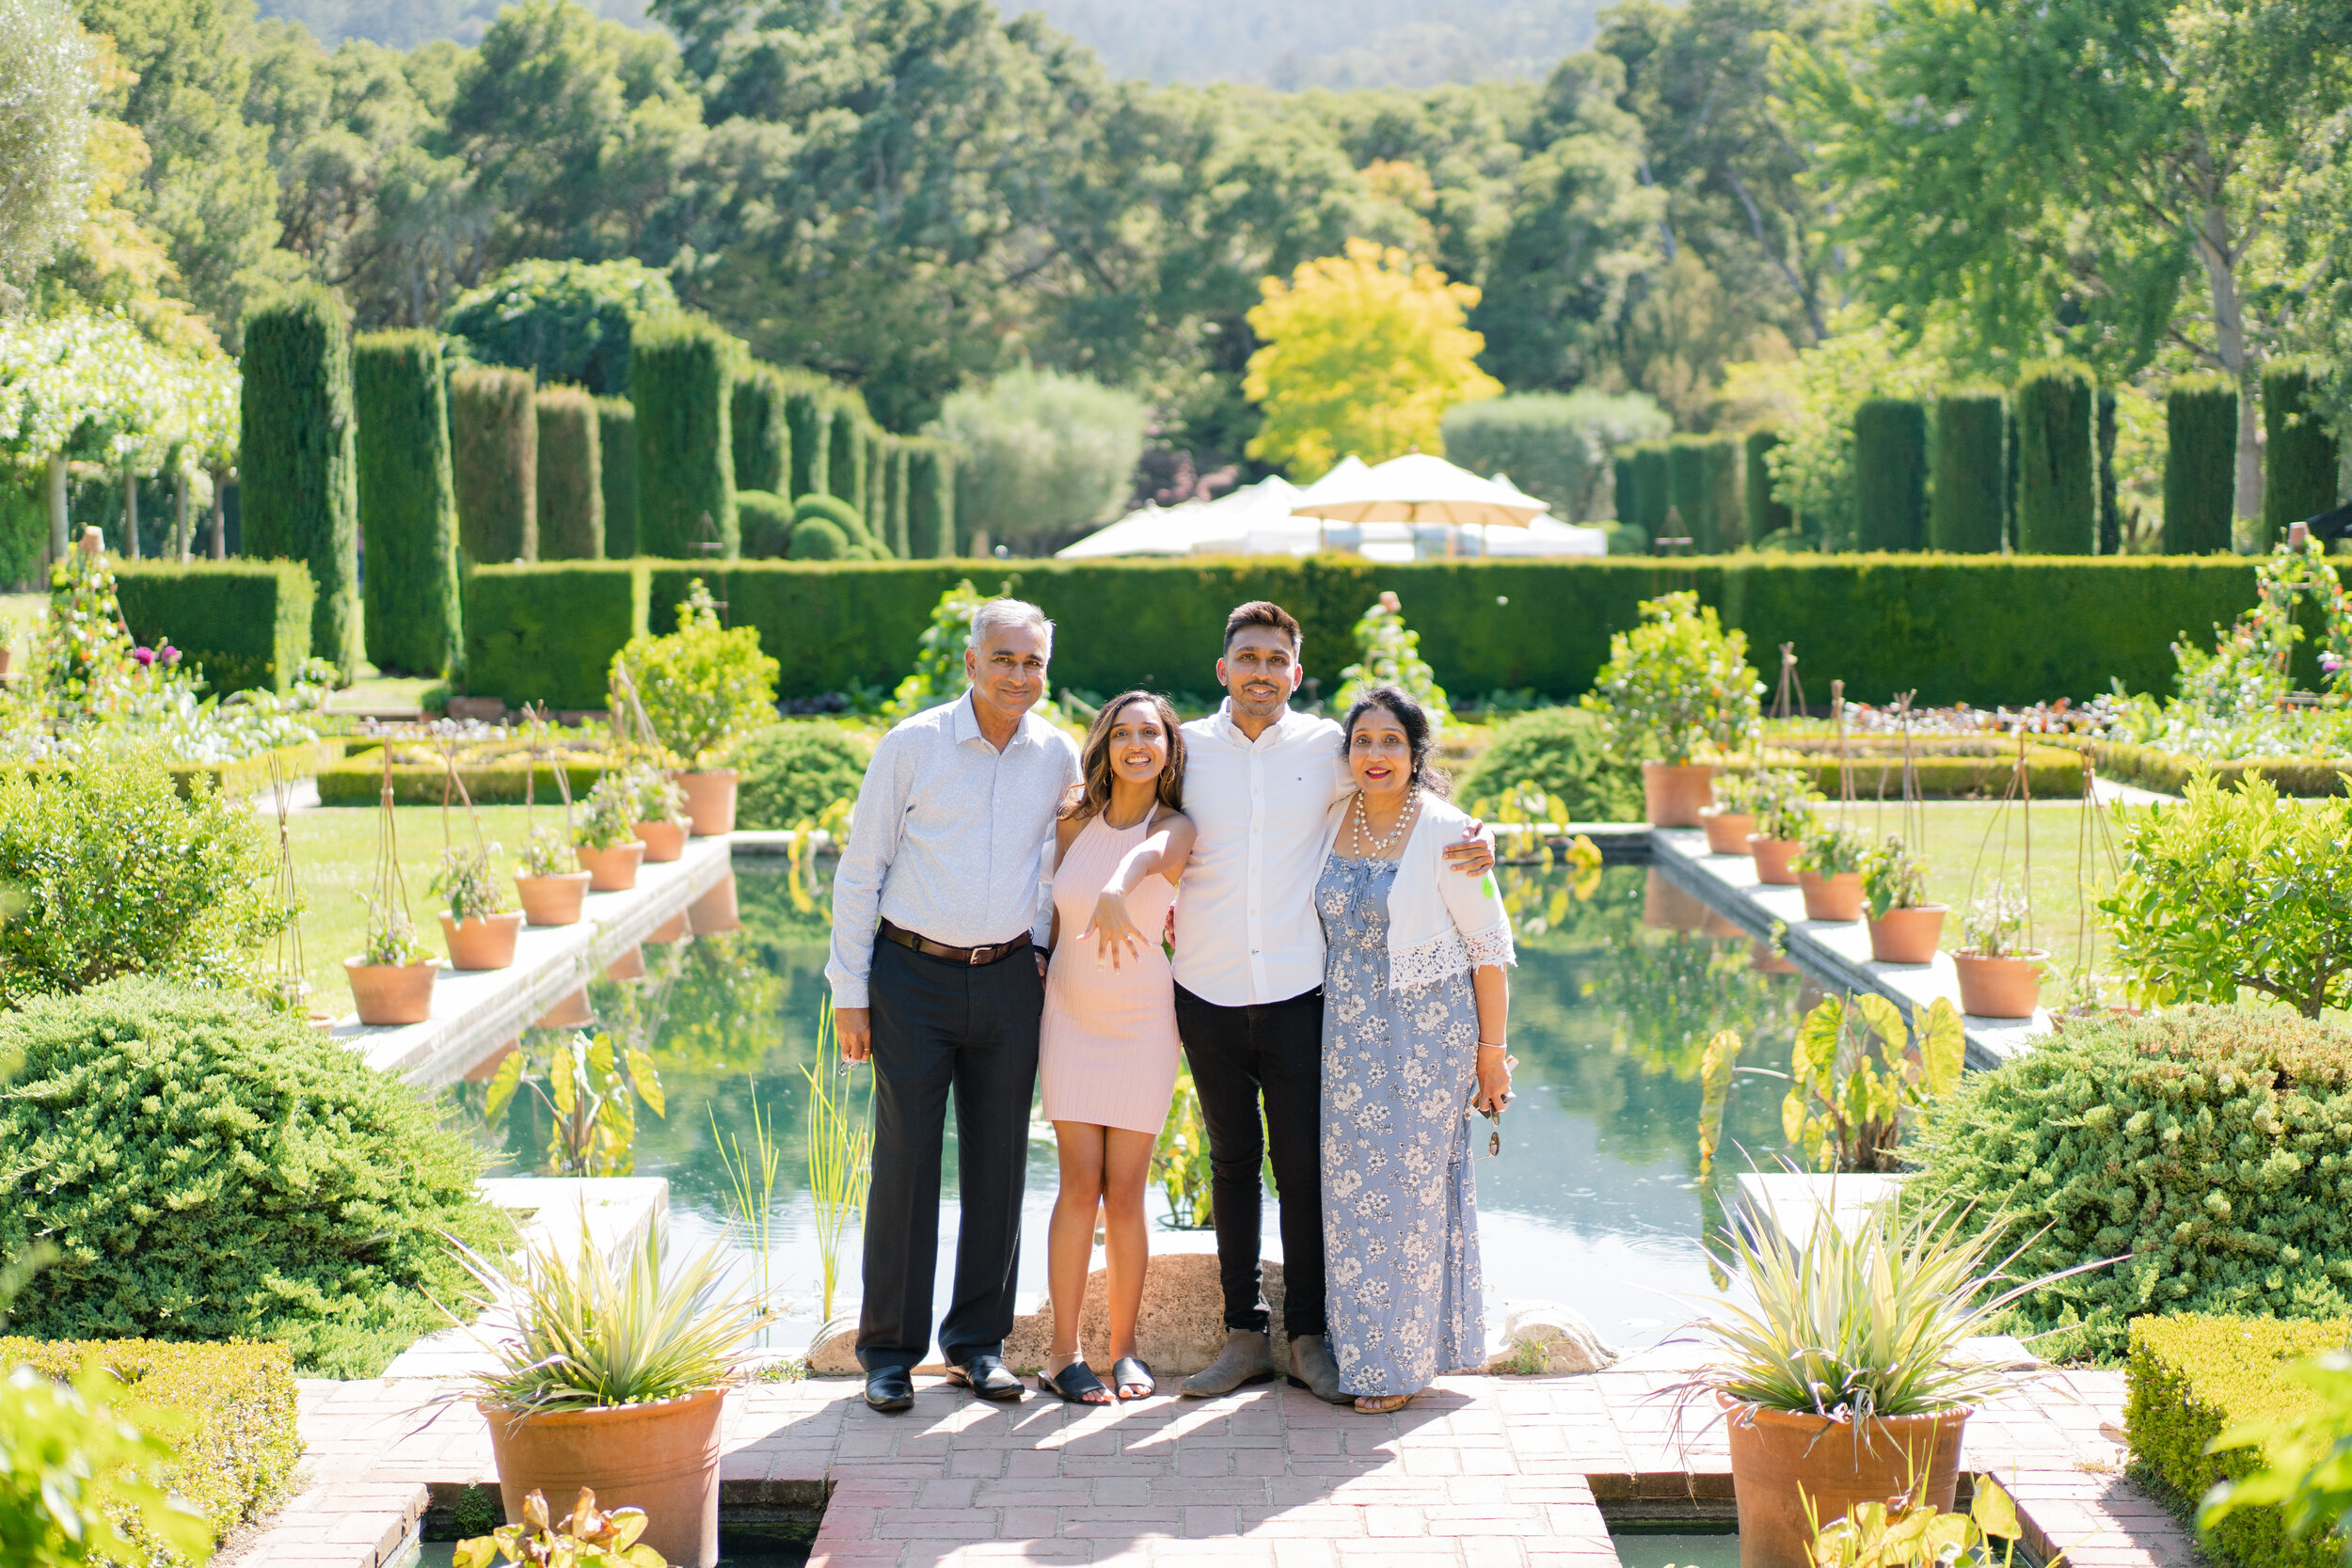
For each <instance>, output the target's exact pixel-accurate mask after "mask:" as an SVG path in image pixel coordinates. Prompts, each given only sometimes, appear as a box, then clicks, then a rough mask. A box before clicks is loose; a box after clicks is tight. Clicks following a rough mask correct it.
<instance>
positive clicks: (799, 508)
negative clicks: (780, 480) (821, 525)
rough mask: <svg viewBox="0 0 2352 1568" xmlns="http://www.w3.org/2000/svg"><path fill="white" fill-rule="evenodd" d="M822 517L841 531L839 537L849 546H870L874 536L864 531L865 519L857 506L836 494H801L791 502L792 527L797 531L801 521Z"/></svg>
mask: <svg viewBox="0 0 2352 1568" xmlns="http://www.w3.org/2000/svg"><path fill="white" fill-rule="evenodd" d="M815 518H822V519H823V520H824V521H826V522H829V523H831V524H832V525H833V526H834V527H835V528H837V529H839V530H840V531H841V537H842V538H843V540H845V541H846V542H847V543H848V544H849V545H850V547H851V548H853V549H854V548H857V547H860V546H871V545H872V544H873V543H874V536H873V535H872V534H870V533H868V532H866V519H865V518H864V517H863V516H861V515H859V513H858V510H857V508H855V507H853V506H851V505H850V503H849V502H848V501H845V500H843V499H840V498H839V497H837V496H803V497H802V498H801V499H799V500H796V501H794V502H793V503H792V527H793V529H794V530H795V531H798V530H799V528H800V526H801V525H802V524H803V523H805V522H808V521H810V520H812V519H815Z"/></svg>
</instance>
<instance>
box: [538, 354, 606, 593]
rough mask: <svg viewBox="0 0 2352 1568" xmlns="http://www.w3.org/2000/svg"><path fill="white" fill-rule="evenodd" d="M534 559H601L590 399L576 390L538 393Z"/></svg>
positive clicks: (596, 445)
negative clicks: (536, 542)
mask: <svg viewBox="0 0 2352 1568" xmlns="http://www.w3.org/2000/svg"><path fill="white" fill-rule="evenodd" d="M538 411H539V468H538V473H539V479H538V506H537V512H538V517H539V559H540V560H542V561H601V560H602V559H603V558H604V461H603V451H604V449H603V445H602V442H601V441H600V440H599V430H600V426H601V421H600V420H598V419H597V417H596V400H595V399H594V398H592V397H590V396H589V395H588V394H587V393H586V392H583V391H581V390H580V388H577V387H550V388H548V389H547V390H546V391H544V392H541V393H540V394H539V401H538Z"/></svg>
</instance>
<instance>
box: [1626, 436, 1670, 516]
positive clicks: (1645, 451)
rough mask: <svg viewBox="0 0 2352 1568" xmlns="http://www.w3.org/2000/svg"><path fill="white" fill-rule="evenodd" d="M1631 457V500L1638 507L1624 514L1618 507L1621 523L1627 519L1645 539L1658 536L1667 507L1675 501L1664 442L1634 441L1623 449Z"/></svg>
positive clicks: (1666, 448)
mask: <svg viewBox="0 0 2352 1568" xmlns="http://www.w3.org/2000/svg"><path fill="white" fill-rule="evenodd" d="M1626 450H1627V451H1629V452H1630V453H1631V454H1632V459H1633V499H1634V502H1635V506H1636V508H1637V510H1636V511H1635V512H1634V513H1633V515H1631V516H1627V515H1626V514H1625V511H1624V509H1623V508H1622V507H1621V508H1619V509H1618V512H1617V517H1618V520H1619V521H1621V522H1629V523H1631V524H1632V525H1633V526H1634V527H1635V528H1638V529H1640V530H1641V531H1642V533H1643V536H1644V537H1645V538H1648V539H1657V538H1660V537H1661V536H1662V535H1663V534H1664V533H1665V531H1666V508H1667V507H1669V506H1671V505H1673V504H1674V483H1673V475H1672V474H1671V473H1669V472H1668V465H1667V460H1666V452H1667V451H1668V450H1669V449H1668V447H1667V444H1666V443H1665V442H1664V441H1662V440H1661V441H1636V442H1634V443H1633V444H1632V445H1631V446H1630V447H1629V448H1627V449H1626Z"/></svg>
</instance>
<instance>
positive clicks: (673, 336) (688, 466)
mask: <svg viewBox="0 0 2352 1568" xmlns="http://www.w3.org/2000/svg"><path fill="white" fill-rule="evenodd" d="M629 355H630V357H629V372H628V395H629V401H630V402H632V403H634V404H636V405H637V549H638V551H639V553H640V554H644V555H659V556H668V557H690V556H693V555H696V554H698V553H700V552H698V551H697V550H696V549H695V547H694V546H695V542H696V541H697V540H698V539H700V538H702V537H703V528H702V519H703V516H704V515H705V514H706V513H707V514H708V515H709V517H710V521H711V525H712V527H713V528H714V529H715V530H716V531H717V533H718V536H719V541H720V546H721V547H720V550H719V553H720V554H721V555H723V556H732V555H734V554H735V553H736V551H737V550H738V549H739V547H740V544H741V541H740V537H739V532H738V529H737V523H736V516H735V437H734V432H733V430H732V428H731V424H732V420H731V417H730V414H729V409H730V406H731V404H730V400H729V397H728V388H729V387H730V385H731V384H732V382H733V381H734V376H735V355H736V347H735V340H734V339H732V338H730V337H728V336H727V334H726V333H725V332H724V331H723V329H722V328H721V327H720V326H719V325H718V323H716V322H713V321H711V320H709V319H707V317H703V316H689V315H676V316H664V317H661V318H660V319H658V320H654V321H649V322H644V323H642V324H640V325H639V326H638V328H637V334H636V337H635V339H634V341H633V342H632V345H631V347H630V350H629ZM596 679H597V684H598V687H599V689H601V687H602V684H603V679H604V675H603V671H602V670H601V668H600V669H599V670H598V671H597V675H596Z"/></svg>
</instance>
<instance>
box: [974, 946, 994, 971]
mask: <svg viewBox="0 0 2352 1568" xmlns="http://www.w3.org/2000/svg"><path fill="white" fill-rule="evenodd" d="M993 951H994V949H993V948H988V947H975V948H974V949H972V954H971V958H970V962H971V965H972V967H973V968H974V969H977V968H979V967H980V965H982V964H984V963H986V962H988V957H987V955H988V954H990V953H992V952H993Z"/></svg>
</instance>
